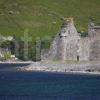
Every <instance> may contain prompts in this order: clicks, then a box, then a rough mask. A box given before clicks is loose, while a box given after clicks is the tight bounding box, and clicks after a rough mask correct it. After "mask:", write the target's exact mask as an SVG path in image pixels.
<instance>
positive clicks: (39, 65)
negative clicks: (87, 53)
mask: <svg viewBox="0 0 100 100" xmlns="http://www.w3.org/2000/svg"><path fill="white" fill-rule="evenodd" d="M19 70H21V71H47V72H71V73H83V74H100V64H99V63H94V64H93V63H86V64H84V63H81V64H80V63H73V64H67V63H51V62H34V63H32V64H30V65H29V66H24V67H21V68H20V69H19Z"/></svg>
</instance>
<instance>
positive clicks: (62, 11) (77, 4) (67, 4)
mask: <svg viewBox="0 0 100 100" xmlns="http://www.w3.org/2000/svg"><path fill="white" fill-rule="evenodd" d="M70 16H71V17H74V19H75V24H76V26H77V29H78V30H81V29H85V30H87V25H88V21H89V17H94V18H95V19H96V21H100V0H0V33H1V34H4V35H14V34H15V35H16V36H21V35H22V34H23V32H24V30H25V29H29V33H30V34H31V35H32V36H33V38H34V37H37V36H41V37H43V36H44V35H50V36H54V35H55V34H56V33H57V32H58V30H59V27H60V25H61V20H60V18H61V17H70Z"/></svg>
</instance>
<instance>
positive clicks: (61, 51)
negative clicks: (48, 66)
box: [44, 18, 100, 61]
mask: <svg viewBox="0 0 100 100" xmlns="http://www.w3.org/2000/svg"><path fill="white" fill-rule="evenodd" d="M44 58H45V59H46V60H54V59H56V60H61V61H67V60H72V61H99V60H100V27H99V26H95V25H94V24H93V23H92V24H91V25H90V26H89V28H88V36H87V37H84V38H82V37H81V36H80V35H79V33H78V32H77V30H76V28H75V26H74V23H73V19H72V18H67V19H64V23H63V24H62V26H61V29H60V31H59V32H58V33H57V35H56V36H55V38H54V41H53V42H52V44H51V47H50V50H49V52H48V53H47V55H46V56H44Z"/></svg>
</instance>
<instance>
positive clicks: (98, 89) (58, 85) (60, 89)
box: [0, 70, 100, 100]
mask: <svg viewBox="0 0 100 100" xmlns="http://www.w3.org/2000/svg"><path fill="white" fill-rule="evenodd" d="M0 100H100V76H99V75H85V74H72V73H54V72H33V71H31V72H25V71H15V70H14V71H12V70H11V71H7V70H6V71H3V70H2V71H0Z"/></svg>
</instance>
